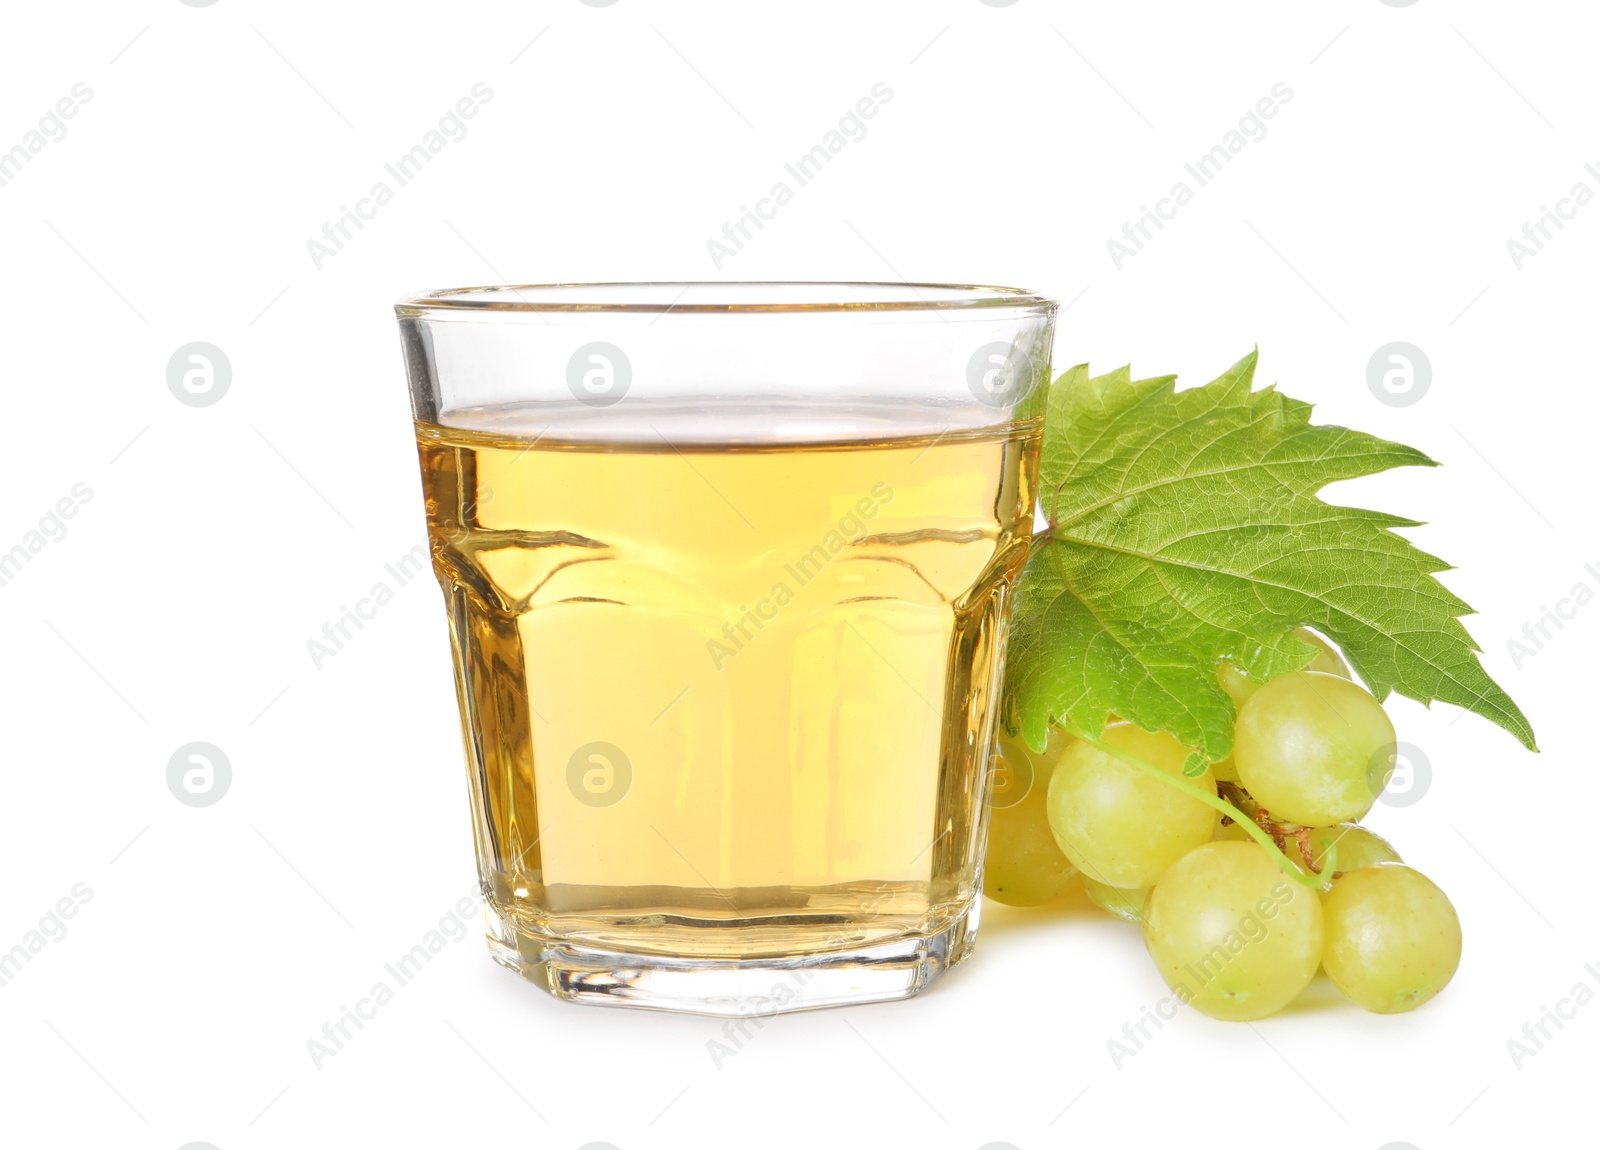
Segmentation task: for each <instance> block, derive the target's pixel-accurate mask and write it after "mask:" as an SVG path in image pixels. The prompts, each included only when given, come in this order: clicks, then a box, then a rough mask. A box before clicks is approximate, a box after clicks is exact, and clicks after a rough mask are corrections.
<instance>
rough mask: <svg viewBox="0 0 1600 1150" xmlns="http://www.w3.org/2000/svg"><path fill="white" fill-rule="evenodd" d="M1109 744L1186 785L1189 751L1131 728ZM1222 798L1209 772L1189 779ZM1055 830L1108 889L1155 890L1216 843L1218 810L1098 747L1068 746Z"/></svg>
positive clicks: (1054, 802) (1054, 782) (1054, 804)
mask: <svg viewBox="0 0 1600 1150" xmlns="http://www.w3.org/2000/svg"><path fill="white" fill-rule="evenodd" d="M1101 738H1102V741H1104V742H1105V743H1107V744H1109V745H1111V746H1112V747H1115V748H1116V749H1118V750H1120V751H1123V752H1124V753H1126V754H1129V755H1133V756H1134V757H1136V758H1138V759H1141V760H1142V761H1144V762H1146V763H1149V764H1150V765H1151V766H1153V767H1155V768H1156V769H1158V770H1160V771H1162V772H1163V773H1165V774H1168V775H1171V776H1172V777H1173V778H1177V779H1182V778H1184V777H1185V776H1184V773H1183V764H1184V761H1185V760H1186V759H1187V758H1188V757H1189V749H1188V748H1187V747H1185V746H1184V745H1183V744H1182V743H1180V742H1178V740H1177V739H1175V738H1173V737H1172V736H1171V735H1168V734H1154V735H1153V734H1150V733H1149V732H1147V731H1142V730H1140V729H1139V728H1138V727H1135V726H1134V725H1133V724H1131V723H1118V724H1116V725H1114V726H1110V727H1107V728H1106V731H1105V734H1104V735H1103V736H1101ZM1187 781H1188V782H1190V783H1192V784H1194V785H1195V786H1197V787H1200V788H1202V789H1203V790H1207V791H1210V792H1211V793H1212V794H1215V793H1216V788H1217V784H1216V780H1215V779H1214V778H1213V777H1212V774H1211V771H1210V770H1209V769H1208V770H1206V771H1204V772H1203V773H1202V774H1200V775H1199V776H1197V777H1195V778H1192V779H1188V780H1187ZM1049 811H1050V829H1051V830H1052V831H1054V832H1055V837H1056V842H1057V843H1059V844H1060V846H1061V850H1062V851H1063V852H1064V853H1065V854H1066V856H1067V858H1069V859H1071V860H1072V864H1073V865H1074V866H1076V867H1077V868H1078V869H1079V870H1081V871H1083V873H1084V874H1085V875H1087V876H1088V877H1089V878H1092V879H1094V880H1096V881H1097V882H1102V883H1105V884H1106V885H1108V886H1120V887H1129V888H1137V887H1143V886H1149V885H1150V884H1151V883H1153V882H1154V881H1155V880H1156V878H1157V877H1158V876H1159V875H1160V874H1161V872H1162V871H1164V870H1166V869H1167V867H1168V866H1170V865H1171V864H1172V863H1174V862H1176V861H1177V860H1178V859H1180V858H1182V857H1183V856H1184V854H1185V853H1187V852H1188V851H1190V850H1192V849H1193V848H1195V847H1197V846H1199V845H1200V844H1201V843H1203V842H1205V841H1206V840H1207V839H1209V838H1210V837H1211V827H1212V823H1213V822H1214V818H1213V816H1212V812H1211V808H1210V807H1208V806H1207V805H1206V804H1205V803H1203V802H1201V801H1200V800H1199V799H1197V798H1194V797H1193V796H1191V795H1187V794H1185V793H1184V792H1183V791H1182V790H1180V789H1179V788H1177V787H1175V786H1173V785H1172V784H1171V783H1167V782H1163V781H1162V780H1161V779H1158V778H1154V777H1152V776H1151V775H1149V774H1147V773H1146V772H1144V771H1141V770H1140V769H1139V768H1138V767H1135V766H1133V765H1131V764H1129V763H1125V762H1123V761H1122V760H1120V759H1118V758H1115V757H1113V756H1112V755H1110V754H1107V753H1106V752H1105V751H1102V750H1100V749H1098V748H1097V747H1095V746H1094V745H1093V744H1091V743H1087V742H1083V741H1079V742H1075V743H1073V744H1072V745H1071V746H1069V747H1068V748H1067V750H1066V752H1065V753H1064V754H1063V755H1062V756H1061V759H1060V761H1059V762H1058V763H1057V764H1056V770H1055V774H1054V775H1053V776H1052V777H1051V779H1050V805H1049Z"/></svg>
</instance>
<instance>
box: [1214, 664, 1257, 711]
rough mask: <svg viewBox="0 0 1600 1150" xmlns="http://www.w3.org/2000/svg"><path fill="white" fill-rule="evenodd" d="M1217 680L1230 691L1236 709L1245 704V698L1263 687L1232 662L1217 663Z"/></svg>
mask: <svg viewBox="0 0 1600 1150" xmlns="http://www.w3.org/2000/svg"><path fill="white" fill-rule="evenodd" d="M1217 682H1218V684H1220V685H1221V687H1222V689H1223V690H1224V691H1226V692H1228V698H1230V699H1232V700H1233V706H1234V709H1235V710H1238V709H1239V708H1240V707H1242V706H1244V704H1245V700H1246V699H1248V698H1249V697H1250V696H1251V695H1253V694H1255V693H1256V692H1257V691H1259V690H1260V689H1261V684H1260V683H1258V682H1256V681H1255V680H1254V679H1252V678H1251V677H1250V676H1249V675H1246V674H1245V673H1244V672H1243V671H1241V670H1239V668H1237V667H1235V666H1234V665H1233V664H1232V663H1226V662H1224V663H1218V664H1217Z"/></svg>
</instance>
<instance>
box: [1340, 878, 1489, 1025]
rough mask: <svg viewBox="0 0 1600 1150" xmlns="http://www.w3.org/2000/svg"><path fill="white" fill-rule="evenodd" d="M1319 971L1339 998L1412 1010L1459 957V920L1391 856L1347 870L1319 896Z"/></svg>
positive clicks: (1391, 1010)
mask: <svg viewBox="0 0 1600 1150" xmlns="http://www.w3.org/2000/svg"><path fill="white" fill-rule="evenodd" d="M1322 909H1323V915H1324V918H1325V920H1326V923H1325V926H1326V932H1327V943H1326V947H1325V949H1324V951H1323V955H1322V966H1323V969H1324V970H1326V971H1327V972H1328V977H1329V978H1331V979H1332V980H1333V984H1334V985H1335V986H1337V987H1338V988H1339V990H1340V991H1341V992H1342V993H1343V994H1344V996H1345V997H1346V998H1348V999H1350V1001H1352V1002H1354V1003H1356V1004H1357V1005H1359V1006H1364V1007H1366V1008H1367V1009H1368V1010H1371V1011H1376V1012H1377V1013H1379V1014H1400V1013H1403V1012H1404V1011H1407V1010H1415V1009H1416V1008H1417V1007H1419V1006H1421V1005H1422V1004H1423V1003H1424V1002H1427V1001H1428V999H1430V998H1432V997H1433V996H1434V995H1436V994H1438V993H1439V992H1440V991H1441V990H1443V989H1444V988H1445V986H1446V985H1447V984H1448V983H1449V982H1450V979H1451V978H1452V977H1453V976H1454V975H1455V972H1456V967H1457V966H1458V965H1460V962H1461V920H1460V919H1459V918H1457V917H1456V909H1455V907H1453V906H1451V905H1450V900H1449V899H1448V898H1447V897H1445V893H1444V891H1442V890H1440V889H1439V888H1438V887H1437V886H1435V885H1434V884H1433V883H1432V882H1431V881H1429V880H1428V879H1427V878H1426V877H1425V876H1423V875H1422V874H1420V873H1419V872H1417V871H1414V870H1412V869H1411V868H1410V867H1408V866H1402V865H1401V864H1400V863H1397V862H1383V863H1379V864H1378V865H1376V866H1370V867H1363V868H1361V869H1360V870H1354V871H1351V872H1350V873H1349V874H1346V875H1342V876H1341V877H1339V878H1337V879H1335V880H1334V883H1333V887H1332V889H1331V890H1329V891H1328V893H1327V894H1325V895H1323V897H1322Z"/></svg>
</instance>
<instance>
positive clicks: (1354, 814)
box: [984, 628, 1461, 1020]
mask: <svg viewBox="0 0 1600 1150" xmlns="http://www.w3.org/2000/svg"><path fill="white" fill-rule="evenodd" d="M1296 636H1297V637H1298V638H1300V639H1303V640H1304V641H1305V642H1307V643H1310V644H1312V645H1313V646H1315V647H1316V648H1317V649H1318V653H1317V657H1316V659H1315V660H1314V661H1313V662H1312V663H1311V665H1310V666H1309V667H1308V668H1307V669H1306V670H1304V671H1296V672H1293V673H1291V674H1287V675H1283V676H1281V677H1280V678H1277V679H1274V680H1272V681H1271V682H1269V683H1266V684H1261V683H1257V682H1255V681H1253V680H1251V679H1249V678H1248V677H1246V676H1245V675H1243V674H1241V673H1239V672H1238V671H1237V670H1235V669H1234V668H1232V667H1231V666H1229V665H1228V664H1224V665H1223V666H1222V668H1221V669H1220V670H1219V672H1218V679H1219V681H1220V682H1221V684H1222V687H1223V689H1224V690H1226V691H1227V692H1228V694H1229V695H1230V696H1231V697H1232V699H1233V701H1234V704H1235V706H1236V708H1237V711H1238V718H1237V722H1236V724H1235V728H1234V743H1233V746H1234V750H1233V754H1232V755H1231V756H1229V757H1228V758H1226V759H1224V760H1222V761H1221V762H1218V763H1213V764H1211V765H1210V766H1209V767H1208V768H1207V769H1206V770H1205V771H1204V772H1203V773H1202V774H1200V775H1198V776H1195V777H1188V776H1185V774H1184V770H1183V768H1184V764H1185V762H1186V761H1188V759H1189V757H1190V750H1189V748H1187V747H1184V746H1183V745H1182V744H1180V743H1179V742H1178V741H1177V740H1176V739H1174V738H1173V737H1172V736H1171V735H1167V734H1150V733H1149V732H1147V731H1143V730H1141V729H1139V728H1138V727H1135V726H1133V725H1132V724H1131V723H1124V722H1113V723H1112V724H1110V725H1109V726H1108V727H1107V728H1106V730H1105V733H1104V734H1103V735H1101V737H1100V738H1099V739H1096V740H1094V741H1092V742H1091V741H1089V740H1085V739H1077V738H1074V737H1073V736H1071V735H1069V734H1068V733H1066V732H1065V731H1062V730H1059V729H1052V731H1051V735H1050V741H1049V744H1048V745H1047V747H1046V748H1045V750H1044V752H1043V753H1042V754H1035V753H1033V752H1031V751H1030V750H1029V749H1028V748H1027V747H1026V746H1024V745H1023V744H1022V743H1021V742H1020V741H1019V740H1015V739H1010V738H1002V739H1001V740H1000V748H999V760H998V762H997V764H996V768H997V769H996V772H995V778H996V786H995V790H994V792H993V793H994V798H993V809H992V811H991V815H990V829H989V846H988V854H987V857H986V864H985V866H986V870H985V877H984V893H985V894H987V895H988V896H989V897H990V898H993V899H996V900H997V901H999V902H1003V903H1008V904H1010V905H1013V906H1039V905H1043V904H1044V903H1047V902H1054V901H1055V900H1057V899H1059V898H1061V897H1063V896H1065V895H1066V894H1067V893H1069V892H1070V891H1072V890H1074V889H1075V888H1076V887H1077V886H1078V885H1079V884H1081V885H1082V887H1083V890H1084V893H1085V894H1086V895H1087V897H1088V899H1089V901H1091V902H1093V903H1094V904H1095V905H1096V906H1099V907H1101V908H1102V909H1104V910H1106V911H1108V912H1109V913H1111V914H1113V915H1115V916H1117V917H1118V918H1121V919H1125V920H1127V921H1129V922H1133V923H1137V924H1139V925H1140V926H1141V927H1142V928H1143V931H1144V942H1145V947H1146V949H1148V950H1149V952H1150V957H1151V958H1152V959H1153V960H1154V961H1155V964H1156V968H1157V969H1158V970H1159V971H1160V972H1161V976H1162V978H1163V979H1165V980H1166V983H1167V985H1168V986H1169V987H1170V988H1171V989H1172V991H1173V993H1174V995H1176V996H1177V997H1178V998H1179V999H1181V1000H1182V1001H1184V1002H1187V1003H1188V1004H1189V1005H1190V1006H1193V1007H1195V1008H1196V1009H1197V1010H1200V1011H1203V1012H1204V1013H1206V1014H1209V1015H1211V1016H1212V1017H1214V1018H1223V1019H1232V1020H1248V1019H1255V1018H1263V1017H1265V1016H1266V1015H1269V1014H1272V1013H1274V1012H1275V1011H1277V1010H1280V1009H1281V1008H1283V1007H1284V1006H1287V1005H1288V1004H1289V1003H1290V1002H1291V1001H1293V1000H1294V998H1295V997H1296V996H1297V995H1298V994H1299V993H1300V992H1301V991H1302V990H1304V989H1305V987H1306V985H1307V984H1308V983H1309V982H1310V981H1311V979H1312V978H1313V977H1314V976H1315V975H1316V973H1317V970H1318V968H1319V967H1320V968H1321V969H1322V970H1324V971H1325V972H1326V973H1327V975H1328V977H1329V979H1331V980H1332V982H1333V984H1334V985H1335V986H1336V987H1338V988H1339V990H1340V991H1341V992H1342V993H1343V994H1344V995H1345V996H1346V997H1347V998H1349V999H1351V1000H1352V1001H1353V1002H1355V1003H1357V1004H1358V1005H1360V1006H1363V1007H1365V1008H1366V1009H1368V1010H1372V1011H1377V1012H1379V1013H1384V1014H1393V1013H1399V1012H1402V1011H1407V1010H1414V1009H1416V1008H1417V1007H1418V1006H1421V1005H1422V1004H1423V1003H1424V1002H1427V1001H1428V1000H1429V999H1430V998H1432V997H1433V996H1434V995H1436V994H1438V993H1439V991H1440V990H1442V989H1444V987H1445V985H1446V984H1447V983H1448V982H1449V981H1450V979H1451V977H1452V976H1453V975H1454V974H1455V971H1456V966H1457V965H1458V964H1459V962H1460V960H1461V923H1460V920H1459V919H1458V918H1457V917H1456V912H1455V908H1454V907H1453V906H1451V904H1450V900H1449V899H1448V898H1446V897H1445V894H1444V892H1443V891H1441V890H1440V889H1439V888H1438V887H1437V886H1435V885H1434V884H1433V883H1432V882H1431V881H1429V880H1428V879H1427V878H1426V877H1425V876H1423V875H1422V874H1420V873H1419V872H1418V871H1415V870H1413V869H1412V868H1410V867H1408V866H1405V865H1404V864H1403V863H1402V862H1401V860H1400V856H1399V855H1398V854H1397V853H1396V852H1395V850H1394V848H1393V847H1391V846H1390V845H1389V844H1388V843H1387V842H1385V841H1384V840H1383V839H1381V838H1379V837H1378V836H1377V835H1375V834H1373V833H1372V832H1371V831H1369V830H1367V829H1365V828H1364V827H1361V826H1359V825H1358V824H1357V820H1359V819H1360V818H1361V817H1362V816H1363V815H1365V814H1366V813H1367V811H1368V809H1369V808H1370V807H1371V806H1372V804H1373V802H1374V800H1375V799H1376V798H1377V796H1378V794H1379V793H1381V792H1382V790H1383V788H1384V787H1385V786H1386V785H1387V784H1388V780H1389V773H1390V772H1391V771H1392V769H1393V762H1394V760H1393V755H1394V748H1395V736H1394V727H1393V726H1392V725H1391V724H1390V722H1389V718H1388V716H1387V715H1386V714H1385V713H1384V710H1383V707H1382V705H1381V704H1380V703H1379V702H1378V701H1377V700H1376V699H1375V698H1373V697H1372V695H1371V694H1369V693H1368V692H1367V691H1366V690H1365V689H1364V688H1362V687H1361V686H1360V685H1358V684H1357V683H1355V682H1354V681H1353V680H1352V678H1351V675H1350V668H1349V667H1348V666H1347V665H1346V664H1345V661H1344V659H1343V658H1342V657H1341V656H1340V655H1339V653H1338V652H1337V651H1336V650H1335V649H1334V648H1333V647H1332V646H1330V645H1329V644H1328V643H1327V642H1326V641H1325V640H1324V639H1323V638H1322V637H1321V636H1320V635H1317V634H1316V633H1315V632H1312V631H1309V630H1306V629H1304V628H1302V629H1301V630H1299V631H1297V632H1296ZM1134 760H1137V762H1138V763H1139V764H1143V766H1142V767H1141V766H1139V765H1135V762H1134ZM1159 775H1165V776H1169V778H1166V779H1163V778H1161V777H1158V776H1159ZM1202 793H1209V794H1210V795H1213V796H1216V795H1220V796H1221V797H1222V798H1223V799H1226V800H1228V802H1229V803H1231V804H1232V806H1233V807H1234V808H1236V809H1237V810H1238V811H1239V812H1240V813H1241V814H1243V815H1244V816H1245V817H1247V818H1248V819H1249V820H1251V821H1252V822H1253V823H1254V824H1255V825H1256V826H1257V827H1258V828H1259V829H1260V830H1261V831H1262V832H1264V834H1265V835H1266V836H1268V837H1270V839H1271V840H1272V841H1273V842H1274V843H1275V844H1276V845H1277V847H1278V848H1279V850H1281V851H1282V852H1283V854H1285V855H1286V856H1287V857H1288V859H1289V861H1290V862H1291V863H1293V864H1294V866H1295V867H1296V868H1297V869H1298V871H1299V872H1300V874H1301V875H1302V876H1304V878H1305V879H1306V881H1304V882H1300V881H1296V880H1295V879H1293V878H1291V877H1289V875H1288V874H1286V873H1285V872H1284V870H1283V869H1282V868H1281V866H1280V860H1279V858H1278V857H1277V855H1276V854H1275V852H1273V851H1270V850H1269V849H1268V848H1266V847H1265V846H1262V845H1260V844H1259V843H1258V842H1257V841H1256V840H1255V838H1253V837H1252V835H1251V834H1250V833H1249V832H1247V831H1246V830H1245V829H1244V828H1243V827H1242V826H1240V825H1239V823H1238V822H1236V821H1234V820H1232V819H1230V818H1229V817H1227V816H1219V813H1218V812H1217V811H1216V810H1214V809H1213V808H1212V807H1211V806H1210V805H1208V804H1207V803H1206V802H1204V801H1203V800H1202V799H1201V798H1200V797H1199V795H1200V794H1202Z"/></svg>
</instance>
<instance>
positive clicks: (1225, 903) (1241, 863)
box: [1144, 842, 1323, 1021]
mask: <svg viewBox="0 0 1600 1150" xmlns="http://www.w3.org/2000/svg"><path fill="white" fill-rule="evenodd" d="M1322 938H1323V934H1322V904H1321V901H1320V900H1319V898H1318V897H1317V893H1316V892H1315V891H1313V890H1310V889H1308V888H1307V887H1304V886H1301V885H1300V884H1299V883H1297V882H1294V881H1293V880H1292V879H1290V878H1289V877H1288V876H1287V875H1285V874H1284V873H1283V872H1282V871H1280V870H1279V869H1278V867H1277V864H1276V863H1274V862H1273V860H1272V858H1271V856H1269V855H1268V854H1267V852H1266V851H1264V850H1262V849H1261V847H1259V846H1257V845H1256V844H1255V843H1240V842H1214V843H1207V844H1206V845H1205V846H1202V847H1199V848H1197V849H1195V850H1193V851H1190V852H1189V853H1188V854H1186V855H1184V856H1183V858H1181V859H1179V860H1178V861H1177V862H1175V863H1174V864H1172V866H1171V867H1169V868H1168V869H1167V871H1166V873H1165V874H1163V875H1162V876H1161V878H1160V880H1159V881H1158V882H1157V883H1156V885H1155V887H1154V888H1152V890H1151V891H1150V898H1149V901H1147V902H1146V903H1145V907H1144V944H1145V949H1147V950H1148V951H1149V952H1150V957H1151V958H1152V959H1154V960H1155V964H1156V969H1157V970H1159V971H1160V972H1161V977H1162V978H1163V979H1165V980H1166V983H1167V985H1168V986H1169V987H1171V988H1172V992H1173V993H1174V994H1175V995H1177V996H1178V998H1179V999H1180V1000H1182V1001H1184V1002H1186V1003H1188V1004H1189V1005H1190V1006H1192V1007H1194V1008H1195V1009H1196V1010H1199V1011H1201V1012H1202V1013H1204V1014H1209V1015H1210V1016H1211V1017H1212V1018H1222V1019H1227V1020H1229V1021H1248V1020H1250V1019H1256V1018H1265V1017H1266V1016H1267V1015H1269V1014H1272V1013H1273V1012H1275V1011H1277V1010H1280V1009H1282V1008H1283V1007H1285V1006H1287V1005H1288V1004H1289V1003H1290V1002H1292V1001H1293V1000H1294V997H1295V996H1296V995H1297V994H1299V993H1300V992H1301V991H1302V990H1304V989H1305V987H1306V984H1307V983H1308V982H1310V981H1311V978H1312V976H1313V975H1314V974H1316V973H1317V964H1318V963H1319V962H1320V961H1321V960H1322V951H1323V946H1322Z"/></svg>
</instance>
